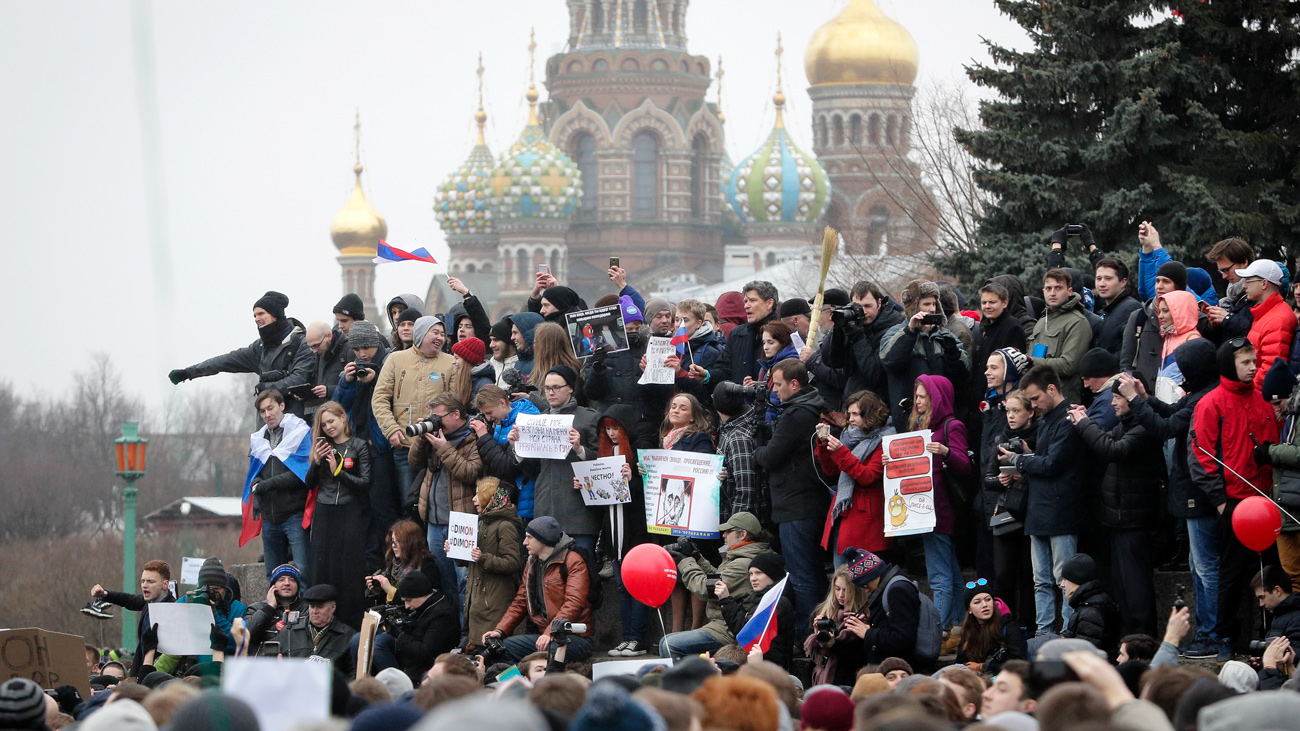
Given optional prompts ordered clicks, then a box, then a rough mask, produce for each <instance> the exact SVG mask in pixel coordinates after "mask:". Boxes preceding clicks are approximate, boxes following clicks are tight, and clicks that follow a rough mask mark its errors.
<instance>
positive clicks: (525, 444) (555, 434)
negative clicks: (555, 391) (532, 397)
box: [515, 414, 573, 459]
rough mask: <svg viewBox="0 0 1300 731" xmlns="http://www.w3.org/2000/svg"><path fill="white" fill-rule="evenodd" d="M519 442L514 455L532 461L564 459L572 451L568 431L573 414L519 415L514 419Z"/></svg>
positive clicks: (571, 425)
mask: <svg viewBox="0 0 1300 731" xmlns="http://www.w3.org/2000/svg"><path fill="white" fill-rule="evenodd" d="M515 428H516V429H518V430H519V441H517V442H515V454H517V455H519V456H520V457H525V458H527V457H532V458H534V459H565V458H566V457H568V456H569V452H570V451H571V450H572V449H573V445H572V444H569V430H570V429H572V428H573V414H520V415H519V416H518V417H517V418H516V419H515Z"/></svg>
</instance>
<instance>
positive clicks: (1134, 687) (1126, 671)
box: [1115, 660, 1151, 698]
mask: <svg viewBox="0 0 1300 731" xmlns="http://www.w3.org/2000/svg"><path fill="white" fill-rule="evenodd" d="M1150 669H1151V665H1150V664H1148V663H1146V662H1144V661H1142V660H1125V661H1124V662H1122V663H1120V664H1118V665H1116V666H1115V672H1117V673H1119V676H1120V677H1121V678H1123V679H1124V685H1127V686H1128V689H1129V691H1130V692H1132V693H1133V697H1134V698H1139V697H1141V695H1142V674H1143V673H1145V672H1146V671H1148V670H1150Z"/></svg>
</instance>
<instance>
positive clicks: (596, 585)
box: [560, 543, 888, 615]
mask: <svg viewBox="0 0 1300 731" xmlns="http://www.w3.org/2000/svg"><path fill="white" fill-rule="evenodd" d="M569 550H570V551H573V552H574V553H576V554H578V555H579V556H581V557H582V562H583V563H585V564H586V565H587V606H589V607H591V613H592V614H593V615H594V614H595V613H596V610H597V609H600V605H601V602H602V600H603V599H604V598H605V597H604V594H603V593H602V592H601V590H600V588H601V583H602V580H601V578H600V566H598V565H596V558H595V556H592V555H591V551H588V550H587V549H585V548H583V547H581V546H579V545H578V544H576V543H575V544H573V545H572V546H569ZM560 578H561V579H563V580H564V581H565V582H568V580H569V565H568V564H567V563H565V562H563V561H561V562H560ZM886 611H888V610H886Z"/></svg>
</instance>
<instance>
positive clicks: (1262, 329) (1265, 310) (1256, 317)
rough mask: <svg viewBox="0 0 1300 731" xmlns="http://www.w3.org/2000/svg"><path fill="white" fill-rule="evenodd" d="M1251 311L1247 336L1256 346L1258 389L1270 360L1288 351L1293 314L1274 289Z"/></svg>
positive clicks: (1294, 326)
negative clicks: (1251, 321) (1250, 322)
mask: <svg viewBox="0 0 1300 731" xmlns="http://www.w3.org/2000/svg"><path fill="white" fill-rule="evenodd" d="M1250 315H1251V318H1252V320H1253V324H1252V325H1251V326H1250V335H1249V336H1248V337H1249V338H1250V342H1251V344H1252V345H1254V346H1255V353H1256V356H1255V366H1256V368H1255V388H1256V389H1258V388H1260V387H1262V386H1263V385H1264V376H1265V375H1266V374H1267V373H1268V369H1269V367H1270V366H1272V365H1273V361H1275V360H1277V359H1278V358H1286V357H1287V356H1289V355H1290V354H1291V341H1292V340H1293V339H1294V338H1295V331H1296V316H1295V313H1294V312H1292V311H1291V308H1290V307H1289V306H1288V305H1287V303H1286V301H1285V300H1283V299H1282V295H1280V294H1278V293H1277V292H1273V293H1272V294H1270V295H1269V296H1268V297H1266V298H1265V299H1264V301H1263V302H1260V303H1259V304H1257V305H1255V306H1254V307H1251V308H1250Z"/></svg>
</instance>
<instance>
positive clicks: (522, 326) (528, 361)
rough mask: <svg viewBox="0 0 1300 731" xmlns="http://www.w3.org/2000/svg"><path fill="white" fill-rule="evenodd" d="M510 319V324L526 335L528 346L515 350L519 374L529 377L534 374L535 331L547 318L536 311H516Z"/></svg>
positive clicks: (525, 340) (525, 342) (525, 341)
mask: <svg viewBox="0 0 1300 731" xmlns="http://www.w3.org/2000/svg"><path fill="white" fill-rule="evenodd" d="M508 319H509V320H510V324H512V325H514V326H515V327H517V328H519V334H520V335H523V336H524V345H525V346H526V347H524V348H523V349H522V350H520V349H516V350H515V355H516V356H517V360H516V361H515V370H517V371H519V375H521V376H523V377H525V378H527V377H528V376H531V375H532V374H533V333H534V331H536V330H537V326H538V325H540V324H542V323H543V322H545V320H543V319H542V316H541V315H539V314H537V313H536V312H516V313H515V314H513V315H511V316H510V317H509V318H508Z"/></svg>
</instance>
